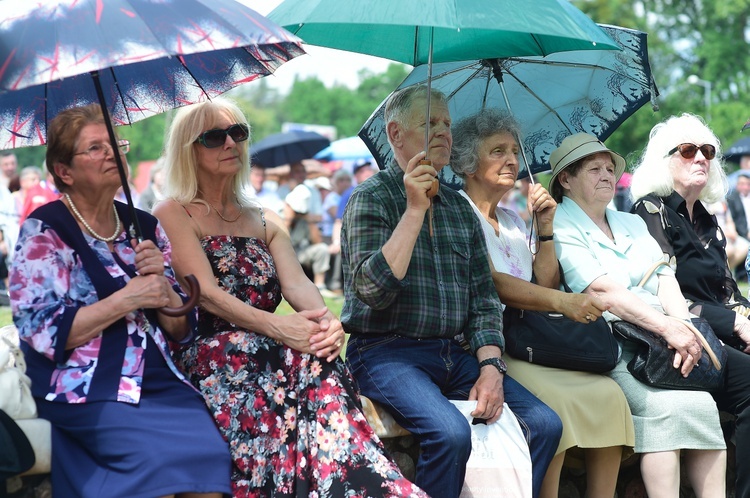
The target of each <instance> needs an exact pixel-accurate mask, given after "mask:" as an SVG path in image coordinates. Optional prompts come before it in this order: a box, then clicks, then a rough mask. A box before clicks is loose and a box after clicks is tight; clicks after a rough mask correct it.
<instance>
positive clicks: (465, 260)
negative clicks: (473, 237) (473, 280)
mask: <svg viewBox="0 0 750 498" xmlns="http://www.w3.org/2000/svg"><path fill="white" fill-rule="evenodd" d="M451 251H453V259H454V266H453V278H454V279H455V282H456V284H457V285H458V286H459V287H461V288H466V289H468V288H469V280H470V278H469V277H470V275H471V271H470V267H469V266H470V265H469V262H470V261H471V251H470V250H469V246H468V245H467V244H462V243H459V242H451Z"/></svg>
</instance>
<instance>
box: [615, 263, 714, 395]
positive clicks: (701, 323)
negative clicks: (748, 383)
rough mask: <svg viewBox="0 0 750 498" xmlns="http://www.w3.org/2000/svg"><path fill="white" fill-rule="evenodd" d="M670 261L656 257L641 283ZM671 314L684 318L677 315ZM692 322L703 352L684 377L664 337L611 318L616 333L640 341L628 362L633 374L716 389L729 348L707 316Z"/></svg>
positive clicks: (676, 385) (657, 382)
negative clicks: (723, 342)
mask: <svg viewBox="0 0 750 498" xmlns="http://www.w3.org/2000/svg"><path fill="white" fill-rule="evenodd" d="M667 265H668V263H667V262H665V261H657V262H656V263H654V264H653V265H651V267H650V268H649V269H648V270H647V271H646V273H645V275H644V276H643V278H642V279H641V281H640V282H639V283H638V287H642V286H643V285H644V284H645V283H646V281H648V279H649V278H651V275H653V273H654V271H656V269H657V268H659V267H660V266H667ZM668 318H671V319H673V320H677V321H682V320H680V319H679V318H677V317H674V316H670V317H668ZM691 322H692V323H691V324H688V326H689V327H690V328H691V330H692V331H693V333H694V334H695V335H696V337H697V338H698V339H699V340H700V342H701V345H702V346H703V353H704V354H702V355H701V359H700V360H699V361H698V364H697V365H695V366H694V367H693V370H692V371H691V372H690V374H689V375H688V376H687V377H683V376H682V373H681V372H680V370H679V369H677V368H674V367H673V366H672V362H673V361H674V353H675V351H674V349H669V347H668V345H667V341H666V340H665V339H664V338H663V337H661V336H660V335H658V334H655V333H654V332H651V331H650V330H646V329H644V328H643V327H641V326H639V325H635V324H633V323H630V322H626V321H624V320H618V321H614V322H612V331H613V332H614V333H615V334H617V335H619V336H621V337H623V338H625V339H627V340H630V341H633V342H635V343H637V344H638V345H639V347H638V351H637V352H636V354H635V356H633V359H632V360H630V361H629V362H628V371H629V372H630V373H631V374H632V375H633V377H635V378H636V379H638V380H640V381H641V382H643V383H644V384H648V385H650V386H654V387H660V388H663V389H682V390H687V391H713V390H716V389H719V388H721V387H722V386H723V383H724V368H723V366H724V365H725V364H726V361H727V352H726V351H725V350H724V347H723V346H722V344H721V341H719V338H718V337H716V334H715V333H714V331H713V329H712V328H711V326H710V325H709V324H708V322H707V321H706V320H704V319H703V318H692V319H691Z"/></svg>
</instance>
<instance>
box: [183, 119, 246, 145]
mask: <svg viewBox="0 0 750 498" xmlns="http://www.w3.org/2000/svg"><path fill="white" fill-rule="evenodd" d="M227 135H229V136H230V137H232V140H234V141H235V142H244V141H245V140H247V139H248V138H249V137H250V130H249V129H248V128H247V125H245V124H234V125H232V126H230V127H229V128H227V129H226V130H221V129H219V128H217V129H215V130H208V131H204V132H203V133H201V134H200V135H199V136H198V138H197V139H196V140H195V142H196V143H199V144H201V145H203V146H204V147H205V148H207V149H213V148H215V147H221V146H222V145H224V143H225V142H226V141H227Z"/></svg>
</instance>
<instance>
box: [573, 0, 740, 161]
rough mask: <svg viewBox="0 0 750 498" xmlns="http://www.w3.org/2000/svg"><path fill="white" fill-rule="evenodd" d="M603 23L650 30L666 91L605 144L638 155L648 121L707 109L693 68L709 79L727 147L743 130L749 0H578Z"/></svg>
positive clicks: (715, 119) (716, 122) (714, 114)
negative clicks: (655, 105)
mask: <svg viewBox="0 0 750 498" xmlns="http://www.w3.org/2000/svg"><path fill="white" fill-rule="evenodd" d="M574 3H575V4H576V6H577V7H579V8H580V9H582V10H583V11H584V12H586V14H588V15H589V16H590V17H591V18H592V19H594V20H595V21H596V22H599V23H605V24H614V25H619V26H627V27H631V28H635V29H640V30H642V31H645V32H647V33H648V34H649V37H648V48H649V59H650V62H651V69H652V72H653V75H654V79H655V81H656V84H657V86H658V87H659V89H660V91H661V96H660V97H659V99H658V105H659V111H658V112H656V113H654V112H652V111H651V110H650V109H648V106H644V109H641V110H639V111H638V112H637V113H636V114H635V115H634V116H633V117H632V118H630V119H629V120H628V121H626V122H625V123H624V124H623V125H622V126H621V127H620V128H619V129H618V130H617V131H616V132H615V133H614V134H613V135H612V137H611V138H610V139H609V140H608V141H607V144H608V145H609V146H610V147H612V148H614V149H616V150H619V151H621V152H623V153H625V154H629V155H630V156H631V157H630V158H629V159H630V160H629V161H628V163H629V164H630V165H632V164H633V160H632V158H637V156H638V155H639V154H640V151H641V149H642V147H643V146H645V144H646V142H647V140H648V133H649V131H650V129H651V127H652V126H653V125H654V124H656V123H658V122H660V121H662V120H664V119H666V118H667V117H669V116H671V115H674V114H680V113H683V112H691V113H695V114H698V115H701V116H704V117H706V116H707V109H706V105H705V102H704V88H703V87H701V86H698V85H693V84H690V83H688V81H687V77H688V76H689V75H691V74H695V75H697V76H699V77H700V78H701V79H702V80H705V81H710V82H711V83H712V89H711V119H710V122H709V123H708V124H709V126H710V127H711V128H712V129H713V131H714V132H715V133H716V134H717V136H718V137H719V138H720V140H721V141H722V144H724V146H725V148H726V147H728V146H729V145H730V144H731V143H732V142H734V141H735V140H736V139H737V138H739V137H740V128H741V126H742V124H743V123H744V122H745V120H746V119H747V118H748V117H749V116H750V109H748V106H747V104H746V103H745V101H744V98H743V97H744V96H745V95H747V92H748V78H747V75H748V74H750V71H749V69H750V68H749V67H748V65H749V64H750V58H748V57H747V54H748V41H747V37H746V35H745V32H746V30H747V29H748V18H749V17H750V2H747V0H713V1H711V2H705V1H704V0H679V1H677V0H578V1H574Z"/></svg>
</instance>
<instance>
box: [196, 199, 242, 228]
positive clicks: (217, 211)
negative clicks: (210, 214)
mask: <svg viewBox="0 0 750 498" xmlns="http://www.w3.org/2000/svg"><path fill="white" fill-rule="evenodd" d="M203 200H204V201H206V202H208V205H209V206H211V207H212V208H213V209H214V211H216V214H218V215H219V218H221V219H222V220H224V221H226V222H227V223H234V222H235V221H237V220H239V219H240V216H242V209H243V208H244V206H243V205H242V204H240V212H239V213H237V217H236V218H235V219H233V220H228V219H226V218H224V216H223V215H222V214H221V213H220V212H219V210H218V209H216V207H215V206H214V205H213V204H211V203H210V202H209V201H208V199H203Z"/></svg>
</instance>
